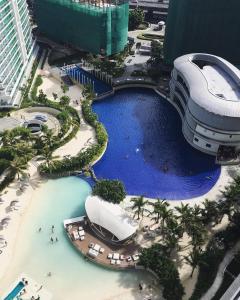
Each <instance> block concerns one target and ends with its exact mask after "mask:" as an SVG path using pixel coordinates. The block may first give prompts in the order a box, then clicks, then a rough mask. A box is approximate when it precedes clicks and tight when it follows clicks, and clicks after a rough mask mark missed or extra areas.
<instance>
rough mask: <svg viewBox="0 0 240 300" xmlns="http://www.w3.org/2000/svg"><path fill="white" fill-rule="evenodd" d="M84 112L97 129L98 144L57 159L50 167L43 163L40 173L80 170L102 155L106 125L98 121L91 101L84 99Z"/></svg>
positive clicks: (105, 138) (104, 145)
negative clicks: (73, 154) (71, 155)
mask: <svg viewBox="0 0 240 300" xmlns="http://www.w3.org/2000/svg"><path fill="white" fill-rule="evenodd" d="M82 112H83V116H84V118H85V120H86V122H88V123H89V124H90V125H91V126H93V127H94V129H95V131H96V139H97V144H95V145H92V146H91V147H89V148H88V149H86V150H85V151H80V152H79V154H78V155H77V156H75V157H72V158H70V159H68V158H66V159H63V160H58V161H55V162H54V163H53V164H52V165H51V166H50V167H49V166H47V165H46V164H43V165H41V166H40V173H41V174H42V175H50V174H62V173H65V172H73V171H80V170H82V169H83V168H85V167H87V166H89V165H91V164H92V163H93V162H94V161H95V160H97V159H98V158H99V156H101V155H102V153H103V151H104V149H105V147H106V145H107V141H108V135H107V132H106V130H105V128H104V126H103V125H102V124H101V123H100V122H98V118H97V115H96V114H95V113H94V112H93V111H92V109H91V102H90V101H88V100H84V101H83V105H82Z"/></svg>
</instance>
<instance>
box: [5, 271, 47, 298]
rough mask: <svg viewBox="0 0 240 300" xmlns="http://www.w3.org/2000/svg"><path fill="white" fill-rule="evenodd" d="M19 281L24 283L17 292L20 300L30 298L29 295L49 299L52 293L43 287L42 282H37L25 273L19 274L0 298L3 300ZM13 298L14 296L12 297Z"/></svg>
mask: <svg viewBox="0 0 240 300" xmlns="http://www.w3.org/2000/svg"><path fill="white" fill-rule="evenodd" d="M19 282H23V283H24V287H23V289H21V290H20V291H19V293H18V296H20V298H19V299H22V300H30V299H31V297H34V299H37V298H39V299H41V300H51V299H52V294H51V293H50V292H49V291H47V290H46V288H45V287H43V285H42V284H39V283H37V282H36V281H35V280H34V279H32V278H31V277H29V276H28V275H26V274H21V275H20V276H19V277H18V278H17V280H16V281H15V282H13V284H12V285H11V286H10V287H9V290H8V291H7V292H6V293H5V294H4V295H3V296H2V297H1V296H0V300H4V299H5V298H7V296H8V295H9V294H10V293H11V292H12V291H13V290H14V288H15V287H16V286H17V285H18V284H19ZM14 299H15V298H14Z"/></svg>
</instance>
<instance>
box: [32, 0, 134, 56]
mask: <svg viewBox="0 0 240 300" xmlns="http://www.w3.org/2000/svg"><path fill="white" fill-rule="evenodd" d="M128 10H129V5H128V2H126V1H125V0H121V1H119V0H116V1H111V0H88V1H86V0H85V1H80V0H78V1H72V0H35V12H36V21H37V24H38V28H39V31H40V32H41V33H42V34H43V35H45V36H46V37H48V38H50V39H52V40H54V41H56V42H60V43H64V44H69V45H72V46H75V47H77V48H79V49H82V50H86V51H89V52H91V53H93V54H104V55H111V54H115V53H118V52H120V51H122V50H123V49H124V47H125V45H126V44H127V33H128Z"/></svg>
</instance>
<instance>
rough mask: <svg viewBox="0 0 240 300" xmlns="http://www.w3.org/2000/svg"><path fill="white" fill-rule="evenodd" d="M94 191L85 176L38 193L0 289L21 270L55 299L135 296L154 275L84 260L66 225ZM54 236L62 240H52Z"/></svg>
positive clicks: (60, 181)
mask: <svg viewBox="0 0 240 300" xmlns="http://www.w3.org/2000/svg"><path fill="white" fill-rule="evenodd" d="M90 192H91V188H90V186H89V185H88V183H87V182H85V181H84V180H82V179H79V178H77V177H68V178H63V179H58V180H50V181H48V182H47V183H46V184H44V185H43V186H42V187H41V188H40V189H39V190H38V191H37V193H35V195H34V198H33V201H32V203H31V205H30V207H29V209H28V211H27V213H26V216H25V218H24V219H25V221H24V222H23V224H22V225H21V227H20V229H19V234H18V240H17V244H16V251H15V255H14V258H13V260H12V263H11V266H10V268H9V270H8V274H7V276H6V277H5V278H4V280H3V282H2V283H1V288H2V289H4V290H5V289H6V287H8V286H9V285H10V284H11V283H12V282H13V281H15V280H16V278H17V276H18V275H19V274H21V273H22V272H23V273H26V274H28V275H29V276H31V277H33V278H34V279H35V280H36V281H38V282H39V283H41V284H43V286H44V287H46V288H47V289H48V290H49V291H50V292H51V293H52V294H53V295H54V298H53V300H66V299H67V300H68V299H71V300H79V299H90V300H95V299H96V300H103V299H105V300H108V299H109V300H110V299H126V300H128V299H137V298H136V297H134V296H133V294H132V291H136V290H137V288H138V283H139V281H144V282H146V283H147V282H150V281H152V278H151V276H149V275H148V274H147V273H142V272H116V271H111V270H107V269H104V268H101V267H99V266H97V265H95V264H92V263H89V262H86V261H85V260H84V259H83V258H82V256H81V255H80V254H79V253H78V252H77V251H76V250H75V249H74V248H73V247H72V246H71V244H70V242H69V240H68V238H67V237H66V235H65V232H64V231H63V220H64V219H68V218H71V217H76V216H80V215H82V214H84V201H85V199H86V196H87V195H89V194H90ZM52 225H54V226H55V233H54V234H53V235H52V234H51V226H52ZM39 227H41V228H42V231H41V232H40V233H39V232H38V228H39ZM51 236H53V237H54V238H55V237H58V239H59V241H58V242H56V243H54V244H51V243H50V238H51ZM48 272H52V276H51V277H47V276H46V274H47V273H48ZM1 288H0V289H1ZM126 289H128V290H126ZM129 291H130V292H129ZM119 295H122V296H119Z"/></svg>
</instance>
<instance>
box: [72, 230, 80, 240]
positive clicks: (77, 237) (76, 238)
mask: <svg viewBox="0 0 240 300" xmlns="http://www.w3.org/2000/svg"><path fill="white" fill-rule="evenodd" d="M72 236H73V239H74V240H75V241H76V240H78V239H79V238H80V236H79V234H78V232H77V231H76V230H74V231H73V232H72Z"/></svg>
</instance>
